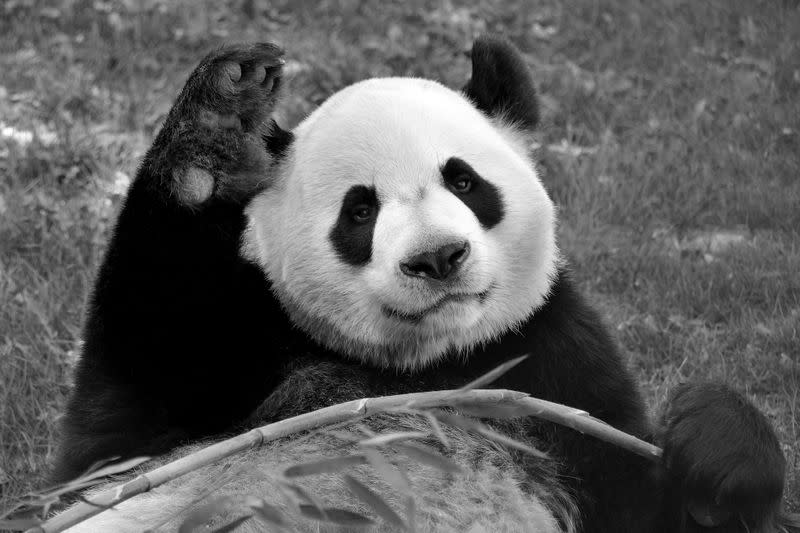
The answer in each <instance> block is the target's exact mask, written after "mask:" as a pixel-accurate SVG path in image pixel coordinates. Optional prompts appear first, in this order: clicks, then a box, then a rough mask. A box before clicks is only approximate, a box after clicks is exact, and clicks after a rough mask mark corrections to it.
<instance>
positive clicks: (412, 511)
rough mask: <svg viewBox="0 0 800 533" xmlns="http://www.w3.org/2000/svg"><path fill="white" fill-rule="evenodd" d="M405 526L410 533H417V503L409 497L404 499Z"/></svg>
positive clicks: (412, 497)
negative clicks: (406, 525)
mask: <svg viewBox="0 0 800 533" xmlns="http://www.w3.org/2000/svg"><path fill="white" fill-rule="evenodd" d="M406 524H408V530H409V531H411V532H412V533H413V532H415V531H417V502H416V501H415V500H414V496H411V495H409V496H408V498H406Z"/></svg>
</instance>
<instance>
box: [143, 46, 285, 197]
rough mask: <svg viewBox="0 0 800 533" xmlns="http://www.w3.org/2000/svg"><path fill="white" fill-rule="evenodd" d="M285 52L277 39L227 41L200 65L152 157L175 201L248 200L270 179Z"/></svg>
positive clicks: (152, 164)
mask: <svg viewBox="0 0 800 533" xmlns="http://www.w3.org/2000/svg"><path fill="white" fill-rule="evenodd" d="M282 55H283V51H282V50H281V49H280V48H279V47H278V46H276V45H273V44H269V43H259V44H253V45H240V46H232V47H226V48H222V49H220V50H217V51H215V52H212V53H211V54H209V55H208V56H206V58H205V59H203V61H202V62H201V63H200V65H198V67H197V68H196V69H195V70H194V72H193V73H192V74H191V76H190V77H189V80H188V81H187V82H186V85H185V86H184V88H183V91H182V92H181V94H180V95H179V96H178V99H177V100H176V102H175V104H174V106H173V108H172V110H171V111H170V113H169V115H168V117H167V120H166V122H165V124H164V127H163V128H162V130H161V132H160V133H159V135H158V137H157V138H156V141H155V142H154V145H153V148H152V149H151V152H150V154H149V158H148V162H149V164H150V171H151V173H152V174H154V175H156V176H159V178H160V183H167V184H169V187H168V188H167V189H168V196H169V198H170V199H177V201H178V202H179V203H180V204H182V205H188V206H190V207H197V206H200V205H202V204H204V203H206V202H207V201H209V200H210V199H212V198H213V199H216V200H220V201H228V202H234V203H244V202H246V201H247V200H248V199H249V198H251V197H252V196H253V195H254V194H255V193H257V192H258V191H260V190H262V189H263V188H264V187H265V186H266V185H267V184H268V182H269V180H268V171H269V167H270V163H271V156H270V154H269V152H268V150H267V146H266V143H267V142H268V140H267V139H268V138H269V136H270V133H271V130H272V128H274V127H276V126H274V123H273V122H272V121H271V120H269V118H270V115H271V113H272V111H273V109H274V106H275V102H276V99H277V95H278V90H279V87H280V84H281V71H282V65H283V63H284V61H283V59H282Z"/></svg>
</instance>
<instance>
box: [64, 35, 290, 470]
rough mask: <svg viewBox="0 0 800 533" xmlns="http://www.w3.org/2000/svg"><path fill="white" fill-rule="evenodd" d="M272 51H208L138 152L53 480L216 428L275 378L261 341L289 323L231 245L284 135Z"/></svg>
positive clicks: (262, 47)
mask: <svg viewBox="0 0 800 533" xmlns="http://www.w3.org/2000/svg"><path fill="white" fill-rule="evenodd" d="M281 53H282V52H281V50H280V49H279V48H277V47H275V46H274V45H270V44H256V45H250V46H240V47H235V48H223V49H221V50H218V51H216V52H214V53H212V54H210V55H209V56H208V57H206V58H205V59H204V60H203V62H202V63H201V64H200V65H199V66H198V68H197V69H196V70H195V71H194V73H193V74H192V75H191V76H190V78H189V80H188V82H187V84H186V86H185V87H184V89H183V91H182V92H181V94H180V96H179V97H178V99H177V100H176V102H175V104H174V106H173V108H172V110H171V111H170V113H169V115H168V117H167V119H166V121H165V124H164V126H163V128H162V129H161V131H160V132H159V134H158V135H157V137H156V139H155V141H154V143H153V146H152V147H151V148H150V150H149V151H148V153H147V154H146V156H145V158H144V160H143V162H142V164H141V166H140V168H139V170H138V172H137V175H136V178H135V179H134V181H133V183H132V185H131V187H130V190H129V191H128V195H127V198H126V200H125V203H124V205H123V207H122V210H121V212H120V215H119V217H118V220H117V223H116V226H115V228H114V232H113V236H112V238H111V241H110V243H109V247H108V249H107V251H106V254H105V257H104V259H103V262H102V265H101V267H100V270H99V272H98V274H97V278H96V281H95V286H94V289H93V292H92V295H91V298H90V302H89V306H88V313H87V318H86V325H85V330H84V340H85V344H84V346H83V349H82V353H81V358H80V361H79V364H78V367H77V369H76V377H75V387H74V389H73V392H72V395H71V398H70V400H69V402H68V406H67V410H66V414H65V417H64V419H63V423H62V437H61V443H60V446H59V451H58V455H57V460H56V464H55V470H54V474H53V476H52V477H53V480H54V481H64V480H66V479H68V478H71V477H74V476H76V475H78V474H80V473H81V472H82V471H84V470H85V469H87V468H88V467H90V466H91V465H92V464H93V463H95V462H96V461H100V460H103V459H108V458H110V457H114V456H121V457H126V456H132V455H142V454H147V455H152V454H158V453H162V452H164V451H167V450H168V449H169V448H171V447H172V446H174V445H175V444H177V443H178V442H179V441H181V440H183V439H185V438H191V437H197V436H201V435H202V436H204V435H208V434H211V433H213V432H218V431H221V430H223V429H225V428H227V427H229V426H230V425H231V424H233V423H234V422H235V421H236V419H237V418H241V417H244V416H246V414H247V413H248V412H249V410H250V409H252V408H253V407H255V406H256V405H257V404H258V402H259V401H260V400H261V399H263V398H264V397H265V396H266V395H267V394H268V391H269V389H270V387H271V386H273V385H274V382H277V379H278V377H277V375H276V374H277V372H276V368H277V367H278V366H279V364H280V361H279V358H278V357H277V356H276V355H275V354H274V353H275V352H276V351H277V350H275V351H271V349H272V348H273V347H272V346H270V341H271V340H272V337H273V335H272V334H273V332H275V331H281V330H282V329H283V330H285V329H287V328H285V324H284V323H283V322H281V319H280V318H276V319H275V320H274V321H271V320H270V319H271V318H274V317H282V316H283V315H282V313H281V312H280V309H279V307H278V304H277V303H276V302H275V301H274V300H273V299H272V297H271V295H270V294H269V288H268V285H267V282H266V279H265V278H264V275H263V273H262V272H261V271H260V269H258V268H257V267H256V266H255V265H252V264H250V263H248V262H247V261H245V260H243V259H242V258H241V256H240V250H239V248H240V237H241V234H242V231H243V229H244V227H245V224H246V219H245V215H244V207H245V206H246V204H247V202H248V201H249V199H250V198H252V196H253V195H255V194H256V193H258V192H259V191H260V190H263V188H264V187H266V186H267V185H268V184H269V179H268V178H269V175H270V169H271V165H272V163H273V161H274V158H275V153H277V151H279V150H280V149H281V146H282V145H283V142H282V140H285V136H286V135H290V134H288V133H282V132H281V130H280V129H279V128H277V126H275V124H274V123H273V122H271V121H270V120H269V116H268V115H269V113H270V112H271V110H272V108H273V105H274V101H275V98H276V96H275V91H276V89H277V87H278V86H279V82H280V64H281V63H282V60H281V59H280V56H281ZM258 320H263V321H264V322H265V323H259V322H258ZM265 352H266V353H265ZM242 369H245V371H242Z"/></svg>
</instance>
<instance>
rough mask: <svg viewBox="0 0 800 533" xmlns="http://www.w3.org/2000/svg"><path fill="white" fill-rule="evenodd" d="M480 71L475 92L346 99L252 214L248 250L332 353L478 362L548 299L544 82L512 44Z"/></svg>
mask: <svg viewBox="0 0 800 533" xmlns="http://www.w3.org/2000/svg"><path fill="white" fill-rule="evenodd" d="M472 61H473V72H472V78H471V80H470V82H469V83H468V84H467V85H466V87H465V88H464V90H463V91H462V92H456V91H453V90H450V89H448V88H446V87H444V86H442V85H440V84H439V83H436V82H433V81H429V80H423V79H415V78H384V79H371V80H367V81H363V82H360V83H357V84H355V85H352V86H350V87H348V88H346V89H344V90H342V91H340V92H338V93H336V94H335V95H333V96H332V97H331V98H329V99H328V100H327V101H326V102H325V103H324V104H323V105H322V106H321V107H320V108H319V109H317V110H316V111H315V112H314V113H312V114H311V115H310V116H309V117H308V118H307V119H306V120H305V121H303V122H302V123H301V124H300V125H299V126H298V127H297V128H296V129H295V130H294V132H293V137H294V139H293V141H292V144H291V146H290V147H289V149H288V150H287V151H286V154H285V155H284V157H283V158H282V160H281V161H282V162H281V163H280V166H279V168H278V170H277V178H276V181H275V183H274V184H273V185H272V186H271V187H270V188H269V189H268V190H267V191H265V192H262V193H261V194H260V195H259V196H257V197H256V198H255V199H254V200H253V201H252V202H251V204H250V206H249V207H248V216H249V225H248V229H247V232H246V234H245V237H244V253H245V254H246V255H247V256H248V257H250V258H251V259H254V260H255V261H257V262H258V263H259V264H260V265H261V267H262V268H263V269H264V270H265V272H266V274H267V276H268V278H269V280H270V282H271V284H272V288H273V291H274V293H275V295H276V296H277V298H278V299H279V300H280V301H281V303H282V305H283V307H284V308H285V310H286V311H287V312H288V313H289V315H290V317H291V319H292V321H293V322H294V323H295V325H296V326H298V327H300V328H301V329H302V330H304V331H305V332H306V333H307V334H309V335H310V336H312V337H313V338H314V339H315V340H316V341H318V342H320V343H321V344H323V345H325V346H326V347H328V348H331V349H333V350H336V351H337V352H340V353H342V354H346V355H348V356H353V357H357V358H360V359H361V360H363V361H366V362H369V363H371V364H377V365H382V366H390V367H396V368H406V369H413V368H416V367H422V366H427V365H429V364H431V363H432V362H434V361H436V360H437V359H439V358H441V357H443V356H445V355H446V354H453V353H462V354H466V353H468V352H469V349H470V348H472V347H474V346H476V345H478V344H481V343H485V342H487V341H490V340H492V339H494V338H497V337H498V336H500V335H503V334H504V333H506V332H507V331H509V330H510V329H512V328H514V327H515V326H516V325H518V324H520V323H521V322H522V321H524V320H525V319H526V318H528V317H529V316H530V315H531V314H532V313H534V311H535V310H536V309H537V308H538V307H539V306H541V305H542V303H543V302H544V300H545V298H546V296H547V294H548V291H549V288H550V285H551V283H552V278H553V277H554V275H555V273H556V268H557V261H558V252H557V248H556V244H555V237H554V230H555V208H554V206H553V203H552V202H551V200H550V198H549V197H548V195H547V193H546V191H545V189H544V187H543V186H542V183H541V181H540V180H539V178H538V176H537V174H536V170H535V168H534V165H533V164H532V162H531V161H530V159H529V157H528V153H527V147H526V142H525V139H526V135H525V133H526V132H527V131H528V130H530V129H532V127H533V126H535V124H536V122H537V120H538V110H537V104H536V99H535V93H534V89H533V83H532V80H531V78H530V74H529V72H528V70H527V68H526V66H525V65H524V63H523V61H522V59H521V57H520V55H519V52H517V51H516V49H514V48H513V47H511V45H509V44H507V43H506V42H504V41H500V40H497V39H492V38H483V39H480V40H478V41H477V42H476V43H475V45H474V47H473V51H472Z"/></svg>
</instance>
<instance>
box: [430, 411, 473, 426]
mask: <svg viewBox="0 0 800 533" xmlns="http://www.w3.org/2000/svg"><path fill="white" fill-rule="evenodd" d="M431 413H432V414H433V416H435V417H436V418H438V419H439V420H440V421H442V422H444V423H445V424H448V425H450V426H453V427H457V428H459V429H463V430H464V431H478V429H479V428H480V427H481V425H482V424H481V423H480V422H478V421H477V420H474V419H472V418H467V417H466V416H461V415H457V414H455V413H449V412H447V411H442V410H441V409H436V410H434V411H431Z"/></svg>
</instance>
